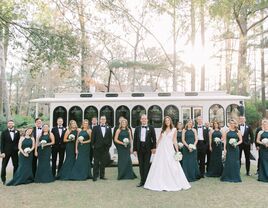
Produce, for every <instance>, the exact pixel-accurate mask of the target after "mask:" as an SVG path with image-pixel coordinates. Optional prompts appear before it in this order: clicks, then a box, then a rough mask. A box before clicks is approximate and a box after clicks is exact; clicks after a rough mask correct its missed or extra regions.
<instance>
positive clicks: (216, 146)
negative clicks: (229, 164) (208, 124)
mask: <svg viewBox="0 0 268 208" xmlns="http://www.w3.org/2000/svg"><path fill="white" fill-rule="evenodd" d="M215 138H219V139H220V140H221V141H222V132H221V130H220V124H219V122H217V121H214V122H213V125H212V129H211V130H210V131H209V150H210V151H211V155H210V163H209V167H208V172H207V176H208V177H220V176H221V174H222V170H223V165H222V145H221V144H222V142H221V141H220V142H218V143H216V142H215Z"/></svg>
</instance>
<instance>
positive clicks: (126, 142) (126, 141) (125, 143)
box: [123, 138, 129, 147]
mask: <svg viewBox="0 0 268 208" xmlns="http://www.w3.org/2000/svg"><path fill="white" fill-rule="evenodd" d="M123 143H124V146H125V147H127V146H128V145H129V139H128V138H124V139H123Z"/></svg>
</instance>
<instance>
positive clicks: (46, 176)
mask: <svg viewBox="0 0 268 208" xmlns="http://www.w3.org/2000/svg"><path fill="white" fill-rule="evenodd" d="M42 140H46V141H47V143H50V142H51V141H50V138H49V134H47V135H42V136H41V138H40V141H42ZM37 151H38V162H37V170H36V173H35V179H34V182H36V183H50V182H53V181H54V180H55V179H54V176H53V174H52V168H51V164H50V157H51V146H45V147H44V148H43V149H42V147H41V146H39V147H38V149H37Z"/></svg>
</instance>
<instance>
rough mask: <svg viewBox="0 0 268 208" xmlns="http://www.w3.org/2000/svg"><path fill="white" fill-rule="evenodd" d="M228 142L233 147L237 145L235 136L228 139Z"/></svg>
mask: <svg viewBox="0 0 268 208" xmlns="http://www.w3.org/2000/svg"><path fill="white" fill-rule="evenodd" d="M229 144H230V145H232V146H233V147H234V148H236V146H237V140H236V139H235V138H231V139H230V140H229Z"/></svg>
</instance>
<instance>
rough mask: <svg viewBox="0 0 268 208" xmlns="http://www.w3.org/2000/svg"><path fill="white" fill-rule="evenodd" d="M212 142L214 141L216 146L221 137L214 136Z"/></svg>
mask: <svg viewBox="0 0 268 208" xmlns="http://www.w3.org/2000/svg"><path fill="white" fill-rule="evenodd" d="M214 142H215V143H216V145H217V146H218V145H219V144H220V143H221V139H220V138H219V137H215V138H214Z"/></svg>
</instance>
